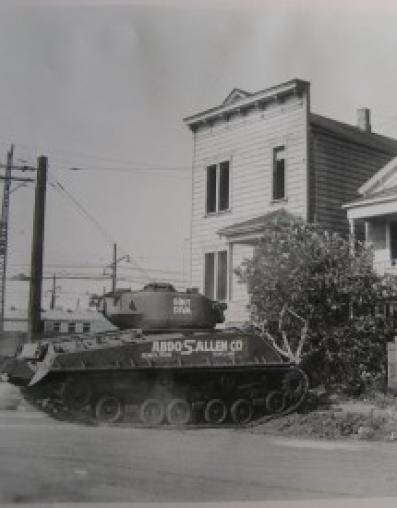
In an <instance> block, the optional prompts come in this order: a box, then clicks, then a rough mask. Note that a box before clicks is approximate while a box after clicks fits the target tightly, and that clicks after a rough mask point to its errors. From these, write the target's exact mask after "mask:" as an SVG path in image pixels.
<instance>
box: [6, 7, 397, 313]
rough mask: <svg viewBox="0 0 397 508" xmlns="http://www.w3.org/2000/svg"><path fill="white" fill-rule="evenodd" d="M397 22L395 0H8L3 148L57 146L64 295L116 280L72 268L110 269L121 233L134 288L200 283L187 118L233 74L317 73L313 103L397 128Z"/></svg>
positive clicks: (9, 300)
mask: <svg viewBox="0 0 397 508" xmlns="http://www.w3.org/2000/svg"><path fill="white" fill-rule="evenodd" d="M396 22H397V8H394V7H393V3H391V2H377V3H376V4H375V3H374V2H372V3H371V2H356V1H353V0H351V1H349V0H346V1H345V2H339V1H334V2H332V3H331V2H325V1H322V2H321V1H318V2H316V3H312V2H310V1H303V0H302V1H299V0H297V1H295V2H293V1H292V0H291V1H289V2H282V1H279V2H277V3H275V2H270V1H268V2H265V1H264V0H263V1H260V0H257V1H251V2H244V3H243V2H239V1H238V0H230V1H227V0H223V1H221V0H217V1H216V0H214V1H213V2H211V3H210V2H207V1H203V2H194V1H193V0H186V1H185V2H182V0H179V1H178V0H174V1H172V0H170V1H168V2H160V1H159V0H158V1H154V0H153V1H152V0H147V1H146V2H138V1H137V2H132V1H131V2H128V1H119V2H111V1H110V0H109V1H108V2H106V1H97V2H95V1H94V0H91V1H84V0H83V1H80V2H75V1H73V0H70V1H67V0H60V1H58V2H56V1H55V0H54V1H50V0H48V1H42V2H39V1H33V0H30V1H28V0H26V1H24V0H20V1H19V2H8V1H3V2H2V3H1V6H0V69H1V71H2V72H1V77H0V118H1V123H0V162H2V163H4V162H5V160H6V153H7V150H8V149H9V147H10V145H11V143H13V144H14V145H15V149H14V154H15V157H14V161H15V163H16V164H19V163H21V164H22V163H24V161H26V162H27V163H28V164H31V165H35V164H36V161H37V157H38V156H39V155H46V156H47V157H48V163H49V180H48V187H47V203H46V225H45V228H46V229H45V264H44V270H45V275H46V276H48V277H50V276H51V275H52V274H53V273H56V274H57V276H58V277H59V279H58V282H57V285H59V286H60V290H59V296H58V300H57V303H58V305H61V306H63V307H64V308H75V307H76V305H77V304H78V303H79V304H80V305H81V306H83V307H85V306H86V303H87V299H88V294H89V293H91V292H102V291H103V288H104V287H105V288H107V289H109V287H110V282H109V279H108V278H107V279H103V280H98V281H93V280H88V279H87V280H83V281H81V280H79V281H76V280H67V279H62V278H61V277H62V276H71V275H81V276H98V277H101V276H103V274H104V269H105V267H106V265H108V264H109V263H110V262H111V260H112V244H113V243H114V242H116V243H117V245H118V252H119V256H123V255H126V254H129V255H130V262H126V261H121V262H120V269H119V275H120V282H119V284H120V286H123V287H130V286H132V287H141V286H142V285H143V284H144V283H146V282H148V281H149V280H153V279H157V280H159V279H160V280H169V281H171V282H174V283H175V285H176V286H177V287H180V288H182V287H186V286H188V285H189V277H188V275H189V249H190V246H189V237H190V207H191V175H190V173H191V164H192V150H193V143H192V135H191V132H190V131H189V130H188V128H187V127H186V126H185V125H184V123H183V118H184V117H186V116H189V115H190V114H193V113H196V112H199V111H202V110H204V109H208V108H210V107H213V106H216V105H219V104H220V103H221V102H222V101H223V99H224V98H225V97H226V96H227V95H228V94H229V92H230V91H231V90H232V89H233V88H234V87H239V88H242V89H245V90H247V91H251V92H254V91H257V90H261V89H264V88H266V87H268V86H273V85H276V84H278V83H281V82H283V81H287V80H289V79H292V78H301V79H306V80H308V81H310V82H311V107H312V111H315V112H317V113H320V114H323V115H326V116H330V117H332V118H335V119H337V120H340V121H344V122H348V123H355V121H356V110H357V108H358V107H361V106H366V107H369V108H370V109H371V112H372V125H373V130H374V131H376V132H379V133H382V134H385V135H388V136H394V137H397V107H396V104H395V102H396V101H395V90H397V68H396V63H395V61H396V59H395V51H396V48H397V31H396V30H395V26H396ZM71 168H80V169H79V170H73V169H71ZM15 187H16V185H15V184H13V188H15ZM33 199H34V186H33V185H28V186H26V187H22V188H19V189H16V190H15V191H14V192H12V194H11V206H10V229H9V255H8V277H9V278H11V277H12V276H14V275H15V274H18V273H25V274H29V270H30V267H29V266H30V249H31V231H32V214H33ZM106 273H109V272H108V271H106ZM50 286H51V281H50V279H45V280H44V284H43V306H44V307H48V304H49V294H48V290H49V289H50ZM27 289H28V288H27V284H26V283H24V282H13V281H8V283H7V293H6V306H7V308H9V307H10V306H11V305H14V306H16V307H18V308H26V305H27Z"/></svg>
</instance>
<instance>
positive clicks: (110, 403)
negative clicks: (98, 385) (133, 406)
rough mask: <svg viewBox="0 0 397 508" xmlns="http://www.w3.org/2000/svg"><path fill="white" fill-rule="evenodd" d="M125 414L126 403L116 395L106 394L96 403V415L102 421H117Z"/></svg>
mask: <svg viewBox="0 0 397 508" xmlns="http://www.w3.org/2000/svg"><path fill="white" fill-rule="evenodd" d="M123 416H124V405H123V403H122V402H121V400H120V399H119V398H118V397H116V396H114V395H104V396H103V397H101V398H100V399H99V400H98V401H97V403H96V405H95V417H96V419H97V420H98V421H99V422H101V423H115V422H118V421H120V420H121V419H122V417H123Z"/></svg>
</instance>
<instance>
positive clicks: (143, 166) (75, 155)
mask: <svg viewBox="0 0 397 508" xmlns="http://www.w3.org/2000/svg"><path fill="white" fill-rule="evenodd" d="M7 144H9V143H8V142H7ZM18 146H21V147H25V148H29V149H32V148H33V149H34V150H35V152H40V151H45V153H46V154H47V155H48V156H51V159H52V160H53V159H55V160H61V161H67V162H68V161H70V160H71V159H79V160H84V159H86V160H91V161H99V162H110V161H111V162H112V163H115V165H114V166H113V165H112V166H109V167H103V168H101V167H99V168H98V167H97V166H92V165H90V164H88V165H85V164H82V165H81V166H82V167H79V166H80V165H79V164H78V165H75V164H65V163H64V165H65V166H69V167H65V168H63V169H67V170H70V169H72V170H73V169H79V170H84V171H122V172H131V171H137V172H145V171H160V172H161V171H165V172H167V171H172V172H173V171H177V172H180V171H182V172H183V171H185V172H189V171H190V170H191V167H190V166H189V165H186V166H182V165H178V164H175V165H162V164H155V163H153V162H150V163H149V162H142V161H121V160H120V159H118V158H115V157H108V156H107V157H104V156H98V155H93V154H88V153H84V152H81V151H72V150H65V149H62V148H61V149H59V148H55V149H51V148H48V147H46V149H45V150H42V149H41V148H42V147H37V146H35V145H27V144H24V143H18ZM57 153H58V154H62V153H63V154H66V156H65V155H56V154H57Z"/></svg>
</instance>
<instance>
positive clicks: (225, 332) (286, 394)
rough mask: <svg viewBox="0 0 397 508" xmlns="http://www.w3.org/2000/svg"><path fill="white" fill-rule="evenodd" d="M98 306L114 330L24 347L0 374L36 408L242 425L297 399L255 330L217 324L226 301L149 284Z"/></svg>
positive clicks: (291, 375)
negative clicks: (47, 406)
mask: <svg viewBox="0 0 397 508" xmlns="http://www.w3.org/2000/svg"><path fill="white" fill-rule="evenodd" d="M100 309H101V311H102V312H103V313H104V314H105V316H106V317H107V318H108V319H110V320H111V321H112V322H113V323H116V324H118V325H119V326H120V328H122V329H120V330H117V331H114V332H110V333H101V334H93V335H88V334H87V335H70V336H67V337H58V338H48V339H45V340H41V341H38V342H35V343H31V344H25V345H23V346H22V347H21V348H20V350H19V351H18V352H17V354H16V355H15V357H13V358H9V359H6V360H5V361H3V364H2V367H1V368H0V370H1V371H2V372H3V374H5V375H6V376H7V377H8V380H9V381H10V382H11V383H13V384H16V385H19V386H22V387H24V391H25V393H26V394H27V395H28V396H29V397H30V398H31V399H32V400H34V401H40V402H41V404H42V406H43V407H44V406H45V405H50V406H51V407H53V408H56V407H57V405H58V407H62V408H63V411H65V410H66V411H67V412H68V414H69V415H70V416H73V417H76V416H79V415H91V416H93V417H94V418H95V419H96V420H98V421H100V422H107V423H113V422H117V421H121V420H123V419H125V418H131V419H132V420H134V421H137V422H138V421H139V422H141V423H142V424H145V425H160V424H162V423H164V422H167V423H168V424H171V425H186V424H188V423H191V422H203V423H204V422H205V423H207V424H211V425H219V424H224V423H227V422H229V423H234V424H240V425H241V424H247V423H248V422H250V421H252V420H257V419H259V418H263V417H267V416H273V415H277V414H283V413H285V412H288V411H292V410H294V409H296V408H297V407H298V406H299V405H300V404H301V402H302V401H303V399H304V397H305V394H306V392H307V389H308V383H307V378H306V375H305V374H304V373H303V372H302V371H301V370H300V369H299V368H298V367H296V366H295V365H294V364H293V363H290V362H286V361H284V360H283V359H282V357H281V356H280V354H279V353H278V352H277V350H276V349H275V348H274V346H273V345H272V343H271V342H270V341H269V340H268V339H266V338H265V337H264V336H263V335H262V334H261V333H259V332H258V331H257V330H255V329H246V330H242V329H235V328H233V329H227V328H224V329H219V330H218V329H215V325H216V324H217V323H221V322H223V320H224V316H223V311H224V310H225V305H224V304H221V303H219V302H214V301H211V300H209V299H208V298H206V297H205V296H203V295H200V294H198V293H196V292H194V291H187V292H178V291H175V289H174V288H173V287H172V286H170V285H164V284H150V285H148V286H146V287H145V288H144V289H143V290H142V291H122V292H119V293H117V294H115V295H113V294H108V295H104V297H103V299H102V301H101V302H100ZM138 326H139V328H138ZM123 328H124V329H123Z"/></svg>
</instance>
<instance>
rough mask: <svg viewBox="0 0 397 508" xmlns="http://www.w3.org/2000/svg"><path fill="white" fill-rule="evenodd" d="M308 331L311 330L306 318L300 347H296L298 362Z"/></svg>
mask: <svg viewBox="0 0 397 508" xmlns="http://www.w3.org/2000/svg"><path fill="white" fill-rule="evenodd" d="M308 331H309V322H308V321H307V320H305V324H304V325H303V328H302V330H301V337H300V340H299V344H298V347H297V348H296V352H295V358H296V360H297V362H299V361H300V358H301V354H302V348H303V346H304V344H305V342H306V339H307V333H308Z"/></svg>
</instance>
